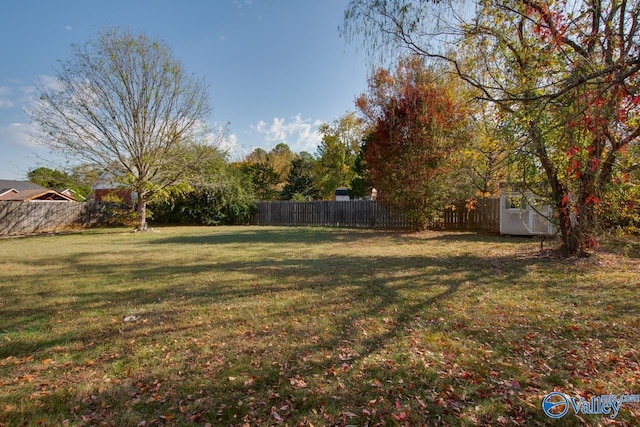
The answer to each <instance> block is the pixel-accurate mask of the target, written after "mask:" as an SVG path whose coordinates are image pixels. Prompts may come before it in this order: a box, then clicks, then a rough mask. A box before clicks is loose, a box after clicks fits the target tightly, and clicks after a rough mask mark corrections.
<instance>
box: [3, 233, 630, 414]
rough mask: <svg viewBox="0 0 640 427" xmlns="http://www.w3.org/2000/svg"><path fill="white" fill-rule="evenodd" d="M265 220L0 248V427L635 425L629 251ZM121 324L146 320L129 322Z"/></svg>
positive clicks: (18, 242)
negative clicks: (584, 252)
mask: <svg viewBox="0 0 640 427" xmlns="http://www.w3.org/2000/svg"><path fill="white" fill-rule="evenodd" d="M638 249H639V245H638V244H637V243H633V242H631V243H630V242H629V241H627V242H624V243H620V242H618V243H616V242H613V243H611V244H610V245H609V246H607V247H606V248H605V247H604V246H603V248H601V249H600V253H599V254H598V255H597V257H594V258H591V259H586V260H584V259H583V260H571V261H560V260H558V259H556V258H555V257H553V256H551V255H550V254H548V253H544V254H543V253H540V251H539V243H538V241H537V240H532V239H520V238H505V237H498V236H489V235H477V234H469V233H450V232H424V233H419V234H400V233H392V232H384V231H369V230H344V229H311V228H277V227H260V228H258V227H215V228H207V227H200V228H197V227H185V228H160V229H157V230H155V231H154V232H149V233H144V234H133V233H128V232H126V231H125V230H93V231H88V232H83V233H78V234H69V235H58V236H42V237H30V238H22V239H5V240H0V251H1V253H2V269H1V270H0V425H2V426H4V425H7V426H14V425H116V426H150V425H194V426H203V425H207V424H209V425H211V426H217V425H245V424H246V425H274V424H282V425H290V426H294V425H315V426H324V425H357V426H365V425H369V426H373V425H411V426H413V425H421V424H422V425H447V424H448V425H454V426H455V425H478V424H485V425H500V424H505V425H515V424H521V425H536V424H539V425H544V424H550V425H583V424H587V425H607V424H608V423H610V422H617V423H619V424H623V425H624V424H626V425H640V405H638V404H625V405H623V406H622V409H621V410H620V413H619V414H618V416H617V417H616V418H615V420H611V419H610V418H608V417H606V416H604V415H580V417H576V416H575V415H574V414H573V411H572V410H570V411H569V414H567V415H565V416H564V417H563V418H562V419H560V420H558V421H553V422H552V420H551V419H550V418H548V417H547V416H546V415H545V414H544V413H543V411H542V409H541V401H542V399H543V398H544V396H545V395H547V394H548V393H549V392H551V391H554V390H557V391H562V392H564V393H566V394H567V395H570V396H574V397H578V396H583V397H585V398H588V397H591V396H599V395H602V394H609V393H613V394H618V395H619V394H640V344H639V342H640V296H639V291H640V259H639V258H638V254H639V253H640V251H639V250H638ZM125 316H141V317H140V318H139V319H138V320H137V321H130V322H124V321H123V317H125Z"/></svg>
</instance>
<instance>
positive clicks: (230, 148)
mask: <svg viewBox="0 0 640 427" xmlns="http://www.w3.org/2000/svg"><path fill="white" fill-rule="evenodd" d="M218 148H219V149H221V150H222V151H226V152H227V153H229V154H230V155H232V156H233V155H234V154H236V153H237V152H238V150H239V145H238V137H237V136H235V135H234V134H231V135H226V136H225V137H224V138H222V140H221V141H220V142H219V143H218Z"/></svg>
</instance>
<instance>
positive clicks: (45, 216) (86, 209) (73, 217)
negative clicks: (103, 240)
mask: <svg viewBox="0 0 640 427" xmlns="http://www.w3.org/2000/svg"><path fill="white" fill-rule="evenodd" d="M108 216H109V212H108V204H106V203H101V202H84V203H75V202H53V201H46V202H45V201H42V202H0V236H20V235H27V234H36V233H54V232H59V231H65V230H70V229H77V228H84V227H89V226H97V225H104V224H106V223H107V219H108Z"/></svg>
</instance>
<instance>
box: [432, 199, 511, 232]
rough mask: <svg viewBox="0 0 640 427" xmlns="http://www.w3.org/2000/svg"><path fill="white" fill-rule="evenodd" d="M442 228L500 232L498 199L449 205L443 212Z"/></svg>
mask: <svg viewBox="0 0 640 427" xmlns="http://www.w3.org/2000/svg"><path fill="white" fill-rule="evenodd" d="M442 228H445V229H449V230H483V231H491V232H500V199H480V200H477V201H475V202H469V203H465V202H462V203H456V204H454V205H451V206H449V207H447V208H446V209H445V211H444V218H443V222H442Z"/></svg>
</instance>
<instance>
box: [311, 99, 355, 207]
mask: <svg viewBox="0 0 640 427" xmlns="http://www.w3.org/2000/svg"><path fill="white" fill-rule="evenodd" d="M319 132H320V134H321V135H322V141H321V142H320V145H319V146H318V152H317V156H316V157H317V159H318V160H317V175H318V189H319V190H320V193H321V195H322V197H324V198H330V197H332V196H333V193H334V190H335V189H336V188H338V187H342V186H346V187H350V186H351V182H352V181H353V180H354V179H356V178H358V174H357V172H356V168H355V163H356V157H357V155H358V153H359V151H360V145H361V143H362V140H363V138H364V123H363V121H362V119H361V118H360V117H358V116H357V115H356V114H355V112H354V111H351V112H347V113H345V114H344V115H343V116H341V117H340V118H338V119H336V120H334V121H333V123H331V124H329V123H323V124H322V125H320V128H319Z"/></svg>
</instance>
